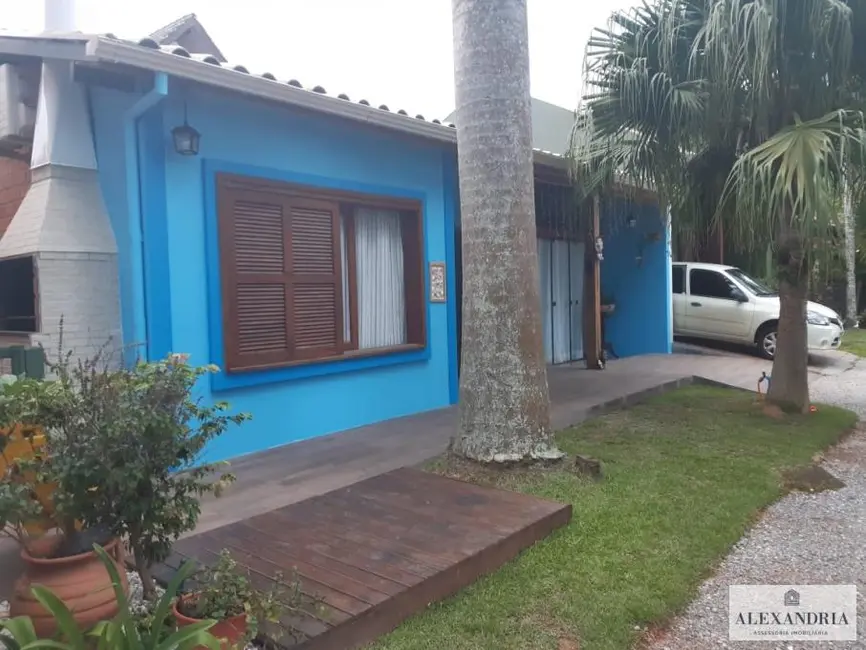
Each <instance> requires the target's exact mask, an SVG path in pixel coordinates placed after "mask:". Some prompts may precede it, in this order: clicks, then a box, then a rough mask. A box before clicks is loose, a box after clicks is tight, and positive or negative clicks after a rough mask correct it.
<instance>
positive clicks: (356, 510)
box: [158, 469, 571, 650]
mask: <svg viewBox="0 0 866 650" xmlns="http://www.w3.org/2000/svg"><path fill="white" fill-rule="evenodd" d="M570 518H571V507H570V506H564V505H561V504H556V503H552V502H549V501H545V500H542V499H537V498H534V497H531V496H527V495H519V494H514V493H511V492H506V491H502V490H495V489H491V488H484V487H479V486H476V485H471V484H468V483H463V482H461V481H455V480H452V479H448V478H445V477H442V476H436V475H432V474H427V473H424V472H420V471H418V470H414V469H400V470H394V471H392V472H389V473H387V474H385V475H381V476H378V477H374V478H371V479H367V480H364V481H361V482H360V483H357V484H355V485H353V486H350V487H348V488H342V489H339V490H335V491H334V492H331V493H328V494H325V495H321V496H318V497H313V498H311V499H307V500H306V501H301V502H299V503H295V504H292V505H289V506H285V507H283V508H279V509H277V510H274V511H271V512H269V513H266V514H263V515H258V516H255V517H252V518H250V519H248V520H246V521H244V522H237V523H233V524H229V525H226V526H223V527H220V528H216V529H214V530H211V531H208V532H205V533H201V534H199V535H195V536H193V537H190V538H186V539H183V540H181V541H179V542H178V543H177V544H176V545H175V549H174V551H175V552H174V553H173V555H172V556H171V558H170V559H169V561H168V562H167V564H166V565H164V566H160V567H158V568H159V569H160V570H161V571H162V573H161V574H160V575H163V574H164V573H168V572H170V571H172V570H176V568H177V566H179V565H180V563H181V562H182V561H183V559H184V558H185V557H189V558H194V559H196V560H197V561H199V562H203V563H208V564H211V563H213V562H215V561H216V559H217V554H218V553H219V552H220V550H222V549H224V548H226V549H228V550H229V552H230V553H231V554H232V557H234V558H235V559H236V560H237V561H238V562H239V563H240V564H241V565H242V566H243V567H244V568H245V569H247V570H248V571H249V572H250V575H251V579H252V581H253V584H254V585H255V586H256V587H258V588H267V585H268V583H269V581H270V580H272V578H273V576H274V575H275V574H276V573H277V572H282V573H283V574H284V576H286V578H287V579H291V576H292V574H293V572H294V571H297V575H298V577H299V579H300V581H301V584H302V591H303V593H304V594H306V595H308V596H309V597H311V598H316V599H318V600H319V603H318V604H319V606H314V605H313V604H312V603H309V602H308V603H307V604H305V605H304V607H303V608H302V611H293V612H288V613H287V614H286V615H285V616H284V617H283V618H282V619H281V621H280V626H279V629H280V630H283V631H284V632H285V634H280V633H279V630H275V629H273V628H265V630H266V631H267V632H268V641H270V642H271V643H272V644H273V645H275V646H278V647H284V648H291V649H292V650H302V649H303V650H349V649H352V648H359V647H361V646H363V645H365V644H367V643H369V642H371V641H373V640H374V639H375V638H376V637H378V636H380V635H382V634H385V633H387V632H388V631H390V630H392V629H393V628H394V627H396V626H397V625H399V623H400V622H402V621H403V620H405V619H406V618H407V617H409V616H411V615H412V614H415V613H416V612H419V611H422V610H423V609H425V608H426V607H427V606H428V605H429V604H430V603H433V602H436V601H438V600H440V599H442V598H446V597H448V596H450V595H452V594H454V593H456V592H457V591H458V590H459V589H461V588H463V587H464V586H466V585H469V584H471V583H472V582H474V581H475V580H477V579H478V578H479V577H480V576H482V575H484V574H485V573H489V572H490V571H493V570H495V569H496V568H498V567H499V566H501V565H502V564H503V563H505V562H507V561H508V560H510V559H512V558H513V557H515V556H516V555H517V554H518V553H520V552H521V551H522V550H524V549H525V548H527V547H529V546H531V545H532V544H533V543H535V542H536V541H538V540H539V539H542V538H543V537H545V536H546V535H548V534H549V533H550V532H552V531H553V530H555V529H556V528H558V527H560V526H563V525H565V524H566V523H567V522H568V521H569V519H570Z"/></svg>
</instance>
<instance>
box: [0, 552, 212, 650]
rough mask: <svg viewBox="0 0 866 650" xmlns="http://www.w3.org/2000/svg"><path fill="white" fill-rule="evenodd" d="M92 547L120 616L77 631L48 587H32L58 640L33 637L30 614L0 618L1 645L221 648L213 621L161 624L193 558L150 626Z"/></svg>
mask: <svg viewBox="0 0 866 650" xmlns="http://www.w3.org/2000/svg"><path fill="white" fill-rule="evenodd" d="M94 550H95V552H96V553H97V555H99V558H100V559H101V560H102V563H103V565H104V566H105V568H106V570H107V571H108V573H109V575H110V576H111V581H112V583H113V585H114V592H115V594H116V596H117V602H118V604H119V605H120V612H119V614H118V615H117V616H116V617H115V618H114V619H113V620H111V621H102V622H100V623H97V624H96V626H95V627H94V628H93V629H91V630H81V629H80V628H79V627H78V625H77V624H76V622H75V619H74V618H73V616H72V613H71V612H70V611H69V608H68V607H66V605H65V604H64V603H63V601H62V600H60V599H59V598H58V597H57V596H56V595H55V594H54V593H52V592H51V591H50V590H49V589H46V588H45V587H41V586H39V585H36V586H34V587H33V595H34V596H35V597H36V599H37V600H38V601H39V603H40V604H41V605H42V606H43V607H44V608H45V609H46V610H48V611H49V612H50V613H51V615H52V616H53V617H54V620H55V622H56V623H57V628H58V630H59V638H60V639H61V640H56V639H39V638H37V636H36V632H35V630H34V629H33V622H32V621H31V620H30V618H28V617H26V616H18V617H16V618H13V619H9V620H7V621H0V644H2V645H4V646H5V647H6V649H7V650H93V649H94V648H98V650H192V648H197V647H199V646H205V647H206V648H209V649H210V650H220V642H219V640H218V639H217V638H216V637H215V636H214V635H213V634H211V633H210V632H209V631H208V630H209V629H210V628H211V627H213V626H214V625H215V623H216V621H214V620H204V621H200V622H198V623H196V624H194V625H189V626H186V627H182V628H180V629H178V630H172V631H168V630H166V628H165V627H164V626H163V625H162V624H161V622H162V621H165V620H166V618H167V617H168V615H169V612H170V610H171V604H172V602H173V601H174V599H175V597H176V596H177V591H178V588H179V587H180V585H181V583H182V582H183V581H184V580H185V579H186V578H187V577H189V575H190V574H191V573H192V572H193V570H194V565H193V564H192V563H191V562H188V563H186V564H184V565H183V566H182V567H181V568H180V570H179V571H178V572H177V574H176V575H175V576H174V578H173V579H172V581H171V582H170V583H169V585H168V587H167V588H166V591H165V593H164V594H163V596H162V598H160V600H159V602H158V603H157V604H156V608H155V610H154V615H153V620H154V621H156V622H159V624H155V625H153V626H152V629H142V626H141V624H140V622H139V621H137V620H136V619H135V617H134V616H133V615H132V613H131V610H130V603H129V599H128V598H127V596H126V594H125V593H124V591H123V587H122V586H121V582H120V574H119V573H118V571H117V566H116V565H115V564H114V562H113V561H112V559H111V558H110V557H109V555H108V553H106V552H105V550H104V549H103V548H102V547H100V546H94ZM4 631H5V634H4V633H3V632H4Z"/></svg>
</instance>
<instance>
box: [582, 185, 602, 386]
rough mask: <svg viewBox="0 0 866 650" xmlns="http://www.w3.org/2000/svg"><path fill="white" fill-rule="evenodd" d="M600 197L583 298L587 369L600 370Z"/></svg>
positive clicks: (595, 209) (594, 209) (591, 233)
mask: <svg viewBox="0 0 866 650" xmlns="http://www.w3.org/2000/svg"><path fill="white" fill-rule="evenodd" d="M600 212H601V207H600V202H599V197H598V196H594V197H593V199H592V226H591V228H590V229H589V241H588V242H587V243H586V247H585V249H584V250H585V251H586V253H585V255H586V265H585V266H586V272H585V273H584V291H583V293H584V296H583V317H584V319H583V322H584V328H583V349H584V357H586V367H587V368H590V369H592V370H600V369H601V368H603V367H604V365H603V364H602V359H603V356H602V340H601V264H600V262H599V260H598V254H597V253H596V252H595V240H596V238H597V237H599V236H601V225H600V221H601V219H600Z"/></svg>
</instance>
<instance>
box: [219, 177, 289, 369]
mask: <svg viewBox="0 0 866 650" xmlns="http://www.w3.org/2000/svg"><path fill="white" fill-rule="evenodd" d="M287 217H288V205H287V201H286V198H285V197H284V196H282V195H280V194H276V193H273V194H271V193H268V192H262V191H255V192H253V191H248V190H241V189H230V188H223V187H221V188H220V195H219V222H220V249H221V262H222V264H221V271H222V286H223V328H224V332H223V338H224V345H225V356H226V365H227V369H228V370H229V371H231V370H241V369H250V368H256V367H267V366H272V365H276V364H280V363H285V362H288V361H290V360H291V358H292V355H291V345H290V341H291V337H290V327H289V325H290V324H289V322H288V318H287V311H288V310H287V304H288V295H289V272H288V268H287V266H288V265H287V262H288V255H287V241H288V228H287V221H288V219H287Z"/></svg>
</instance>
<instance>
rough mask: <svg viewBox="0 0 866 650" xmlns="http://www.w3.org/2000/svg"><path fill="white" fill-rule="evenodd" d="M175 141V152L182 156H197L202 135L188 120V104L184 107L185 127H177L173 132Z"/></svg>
mask: <svg viewBox="0 0 866 650" xmlns="http://www.w3.org/2000/svg"><path fill="white" fill-rule="evenodd" d="M171 137H172V140H174V150H175V151H176V152H178V153H179V154H180V155H181V156H197V155H198V146H199V142H200V141H201V134H200V133H199V132H198V131H196V130H195V129H194V128H192V127H191V126H190V125H189V123H188V122H187V119H186V104H184V106H183V125H182V126H176V127H174V128H173V129H172V131H171Z"/></svg>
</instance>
